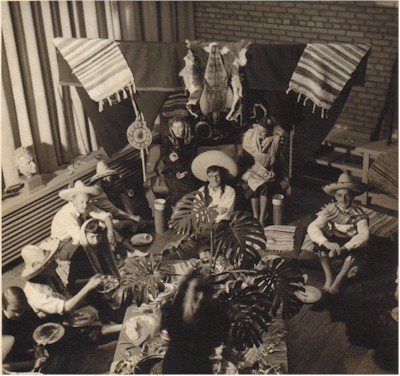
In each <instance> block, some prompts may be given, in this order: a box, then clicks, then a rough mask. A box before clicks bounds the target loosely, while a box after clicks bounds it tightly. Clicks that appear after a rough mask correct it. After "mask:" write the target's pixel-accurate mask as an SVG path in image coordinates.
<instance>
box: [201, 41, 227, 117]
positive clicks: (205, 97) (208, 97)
mask: <svg viewBox="0 0 400 376" xmlns="http://www.w3.org/2000/svg"><path fill="white" fill-rule="evenodd" d="M210 47H211V51H210V55H209V56H208V61H207V66H206V70H205V73H204V89H203V92H202V93H201V97H200V109H201V112H202V113H203V114H204V115H207V114H208V113H210V112H220V111H223V110H224V109H225V103H226V92H227V90H228V74H227V73H226V69H225V66H224V62H223V60H222V56H221V52H220V49H219V47H218V45H217V44H212V45H211V46H210Z"/></svg>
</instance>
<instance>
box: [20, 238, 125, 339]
mask: <svg viewBox="0 0 400 376" xmlns="http://www.w3.org/2000/svg"><path fill="white" fill-rule="evenodd" d="M59 244H60V242H59V241H58V240H57V239H48V240H46V241H45V242H43V243H41V244H40V245H39V246H36V245H27V246H25V247H24V248H22V251H21V256H22V259H23V260H24V268H23V270H22V272H21V278H22V279H23V280H26V283H25V286H24V293H25V295H26V297H27V300H28V303H29V305H30V306H31V307H32V309H33V311H34V312H35V313H36V314H37V315H38V317H41V318H45V317H52V318H54V319H59V320H61V321H62V320H63V316H64V315H66V314H68V313H72V312H73V311H74V310H75V309H78V308H80V307H82V306H84V305H85V303H84V300H85V299H86V297H87V295H88V294H89V293H90V292H91V291H93V290H95V289H96V288H98V287H99V286H100V285H101V284H102V283H103V279H102V276H101V275H100V274H95V275H94V276H92V277H91V278H90V279H89V280H88V281H87V282H86V283H85V284H83V286H82V288H81V289H80V290H79V291H77V293H76V294H75V295H71V294H69V293H68V291H67V289H66V288H65V286H64V284H63V283H62V281H61V279H60V277H59V276H58V274H57V272H56V269H57V263H56V260H55V256H56V252H57V251H58V249H59ZM120 330H121V325H115V324H111V325H107V324H105V325H103V326H102V327H101V333H102V334H108V333H114V332H119V331H120Z"/></svg>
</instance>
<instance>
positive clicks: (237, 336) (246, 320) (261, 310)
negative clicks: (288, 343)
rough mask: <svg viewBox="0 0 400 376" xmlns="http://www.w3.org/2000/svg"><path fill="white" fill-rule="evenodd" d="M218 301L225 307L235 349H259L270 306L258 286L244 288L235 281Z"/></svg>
mask: <svg viewBox="0 0 400 376" xmlns="http://www.w3.org/2000/svg"><path fill="white" fill-rule="evenodd" d="M218 300H219V303H220V304H221V306H222V307H226V310H227V316H228V318H229V321H230V324H231V333H230V334H231V337H232V340H233V344H234V346H235V348H236V349H237V350H239V351H243V350H244V349H245V348H246V347H253V346H256V347H259V346H260V344H261V343H262V338H261V336H262V334H263V332H265V331H266V330H267V329H268V323H270V322H271V316H270V314H269V310H270V307H271V305H270V302H269V301H268V300H267V299H265V295H264V294H262V293H261V292H260V291H259V289H258V286H256V285H248V286H246V285H245V284H243V282H242V281H236V282H234V283H233V284H230V285H229V287H228V291H227V292H222V293H221V294H220V295H219V296H218Z"/></svg>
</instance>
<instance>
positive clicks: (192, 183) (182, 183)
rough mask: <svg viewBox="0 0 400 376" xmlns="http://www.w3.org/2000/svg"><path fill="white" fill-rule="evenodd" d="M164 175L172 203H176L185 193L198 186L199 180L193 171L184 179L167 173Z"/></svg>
mask: <svg viewBox="0 0 400 376" xmlns="http://www.w3.org/2000/svg"><path fill="white" fill-rule="evenodd" d="M164 177H165V185H166V186H167V188H168V194H169V200H170V202H171V205H175V204H176V203H177V202H178V201H179V200H180V199H181V198H182V197H183V196H184V195H186V194H187V193H190V192H192V191H194V190H196V188H198V182H197V180H196V178H195V177H194V176H193V175H192V173H191V172H189V173H188V174H187V175H186V176H185V177H184V178H182V179H178V178H177V177H176V176H174V175H173V176H171V175H169V174H168V175H167V174H165V175H164Z"/></svg>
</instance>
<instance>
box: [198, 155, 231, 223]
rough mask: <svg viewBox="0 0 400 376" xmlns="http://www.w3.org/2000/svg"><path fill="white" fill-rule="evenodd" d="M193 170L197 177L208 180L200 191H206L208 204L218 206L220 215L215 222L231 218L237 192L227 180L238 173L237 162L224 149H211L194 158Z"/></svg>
mask: <svg viewBox="0 0 400 376" xmlns="http://www.w3.org/2000/svg"><path fill="white" fill-rule="evenodd" d="M192 172H193V175H194V176H195V177H196V178H197V179H199V180H202V181H204V182H206V184H205V185H204V186H203V187H201V188H200V189H199V191H200V192H204V193H205V197H206V200H207V202H209V204H208V206H216V210H217V212H218V215H217V217H216V219H215V223H219V222H220V221H222V220H224V219H229V217H230V216H231V214H232V212H233V209H234V206H235V199H236V193H235V190H234V189H233V188H232V187H231V186H229V185H227V184H226V181H227V180H228V179H229V177H234V176H236V175H237V172H238V171H237V165H236V162H235V161H234V160H233V159H232V158H231V157H230V156H228V155H227V154H225V153H224V152H223V151H220V150H209V151H206V152H204V153H201V154H199V155H198V156H197V157H196V158H195V159H194V160H193V162H192Z"/></svg>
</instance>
